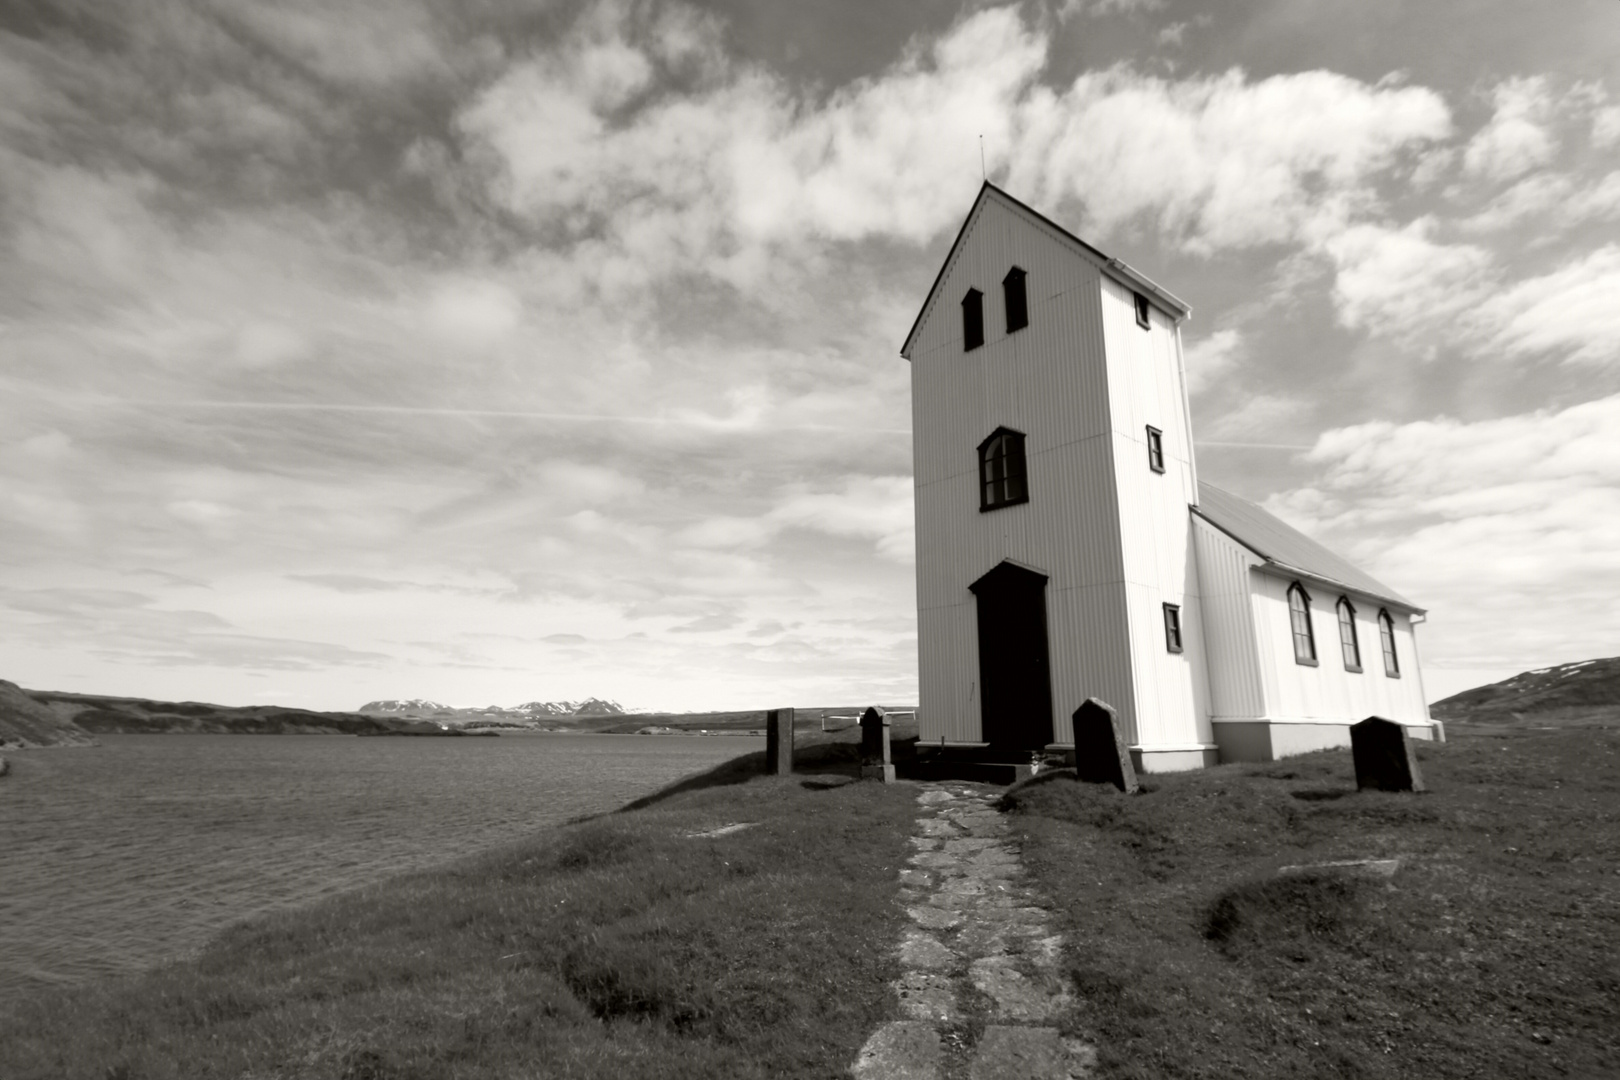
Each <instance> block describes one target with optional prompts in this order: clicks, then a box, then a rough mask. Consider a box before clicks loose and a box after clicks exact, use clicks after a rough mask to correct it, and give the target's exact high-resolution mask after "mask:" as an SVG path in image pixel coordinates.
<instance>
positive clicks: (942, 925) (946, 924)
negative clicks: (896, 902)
mask: <svg viewBox="0 0 1620 1080" xmlns="http://www.w3.org/2000/svg"><path fill="white" fill-rule="evenodd" d="M906 914H907V915H910V916H911V921H912V922H914V923H916V924H917V925H918V926H920V927H922V928H923V929H924V930H949V929H950V928H951V927H953V926H955V925H956V924H957V923H960V922H961V921H962V915H961V913H960V912H956V911H947V910H945V909H944V908H938V907H934V906H932V905H930V904H919V905H917V906H916V907H909V908H906Z"/></svg>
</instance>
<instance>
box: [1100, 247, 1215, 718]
mask: <svg viewBox="0 0 1620 1080" xmlns="http://www.w3.org/2000/svg"><path fill="white" fill-rule="evenodd" d="M1100 298H1101V302H1102V308H1103V328H1104V340H1105V342H1106V352H1107V358H1108V378H1109V400H1110V406H1111V408H1110V439H1111V441H1112V443H1113V448H1114V455H1113V456H1114V483H1115V488H1116V490H1117V491H1118V503H1119V517H1120V548H1121V553H1122V563H1123V569H1124V576H1125V580H1126V583H1127V586H1126V598H1127V603H1126V611H1127V623H1128V628H1129V634H1130V640H1131V642H1132V644H1133V646H1134V649H1133V655H1132V669H1133V675H1134V680H1133V681H1134V686H1135V689H1136V694H1135V700H1134V701H1132V702H1131V703H1130V704H1129V706H1128V708H1129V715H1130V718H1131V723H1132V725H1133V730H1134V732H1135V741H1136V742H1137V743H1138V744H1139V745H1141V746H1143V747H1144V748H1148V747H1153V746H1178V747H1181V746H1187V745H1189V744H1193V743H1201V742H1208V741H1209V733H1210V728H1209V712H1208V708H1209V707H1208V698H1209V686H1208V677H1209V676H1208V672H1207V670H1206V665H1205V662H1204V657H1203V654H1202V650H1203V648H1204V641H1203V637H1202V634H1201V633H1199V632H1198V624H1197V618H1198V611H1199V593H1198V578H1197V568H1196V565H1195V557H1194V554H1193V551H1192V547H1191V537H1190V532H1189V528H1188V521H1189V518H1190V516H1191V515H1190V513H1189V511H1188V504H1189V502H1191V500H1192V496H1193V492H1194V490H1195V485H1194V482H1193V478H1192V467H1191V455H1192V436H1191V430H1190V427H1189V425H1188V422H1187V414H1186V408H1185V402H1186V395H1185V393H1184V391H1183V387H1182V384H1181V373H1180V369H1181V363H1180V354H1179V351H1178V350H1179V340H1180V339H1179V336H1178V335H1177V333H1176V328H1175V325H1174V323H1172V322H1171V321H1170V320H1169V319H1168V318H1166V317H1165V316H1164V315H1163V313H1161V312H1159V311H1158V310H1157V309H1154V310H1152V311H1150V315H1149V323H1150V328H1149V329H1147V330H1144V329H1142V327H1141V326H1139V325H1138V324H1137V322H1136V308H1135V303H1134V300H1133V296H1132V293H1131V291H1130V290H1129V289H1127V288H1125V287H1124V286H1122V285H1120V284H1119V283H1118V282H1115V281H1113V280H1111V279H1106V278H1105V279H1102V280H1101V282H1100ZM1150 425H1151V426H1152V427H1154V428H1157V429H1158V430H1159V431H1160V432H1161V439H1162V445H1163V450H1164V472H1162V473H1159V472H1155V471H1153V469H1151V468H1150V467H1149V463H1148V448H1147V428H1148V427H1149V426H1150ZM1166 603H1170V604H1176V605H1178V606H1179V607H1180V608H1181V614H1182V638H1183V651H1182V652H1181V653H1172V652H1170V651H1169V650H1168V648H1166V645H1165V637H1164V611H1163V606H1162V605H1164V604H1166ZM1189 627H1190V628H1191V632H1189ZM1121 712H1122V714H1123V713H1125V710H1124V709H1122V710H1121Z"/></svg>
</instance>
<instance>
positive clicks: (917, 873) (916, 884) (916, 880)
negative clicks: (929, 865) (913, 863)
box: [900, 868, 934, 889]
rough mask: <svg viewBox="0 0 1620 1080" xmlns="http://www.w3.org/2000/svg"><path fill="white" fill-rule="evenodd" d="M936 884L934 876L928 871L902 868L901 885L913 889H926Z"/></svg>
mask: <svg viewBox="0 0 1620 1080" xmlns="http://www.w3.org/2000/svg"><path fill="white" fill-rule="evenodd" d="M933 883H934V875H933V874H930V873H929V872H928V871H926V870H911V869H907V868H901V870H900V884H901V885H902V886H909V887H911V888H913V889H926V888H928V887H929V886H930V885H932V884H933Z"/></svg>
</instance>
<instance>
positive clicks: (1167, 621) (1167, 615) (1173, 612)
mask: <svg viewBox="0 0 1620 1080" xmlns="http://www.w3.org/2000/svg"><path fill="white" fill-rule="evenodd" d="M1164 647H1165V649H1166V650H1167V651H1169V652H1180V651H1181V605H1179V604H1166V605H1164Z"/></svg>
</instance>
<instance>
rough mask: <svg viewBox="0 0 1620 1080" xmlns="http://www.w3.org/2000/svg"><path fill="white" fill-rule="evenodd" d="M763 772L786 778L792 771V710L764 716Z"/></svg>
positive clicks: (780, 710) (774, 710)
mask: <svg viewBox="0 0 1620 1080" xmlns="http://www.w3.org/2000/svg"><path fill="white" fill-rule="evenodd" d="M765 771H766V772H768V773H771V774H772V775H775V776H786V775H788V774H789V773H791V772H792V771H793V710H792V709H772V710H771V711H770V712H768V713H766V714H765Z"/></svg>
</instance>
